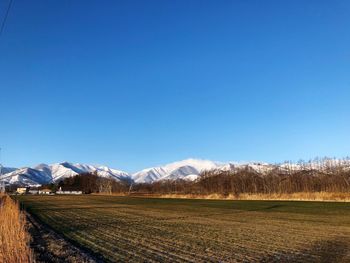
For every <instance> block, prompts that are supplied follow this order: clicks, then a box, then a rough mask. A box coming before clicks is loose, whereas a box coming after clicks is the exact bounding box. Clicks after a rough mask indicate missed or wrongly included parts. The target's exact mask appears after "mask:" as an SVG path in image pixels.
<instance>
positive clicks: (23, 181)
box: [0, 158, 350, 186]
mask: <svg viewBox="0 0 350 263" xmlns="http://www.w3.org/2000/svg"><path fill="white" fill-rule="evenodd" d="M332 167H342V169H348V170H349V171H350V159H343V160H336V159H326V158H325V159H322V160H316V161H312V162H307V163H305V162H304V163H303V162H301V163H290V162H286V163H282V164H269V163H264V162H227V163H222V162H213V161H210V160H200V159H186V160H183V161H178V162H174V163H170V164H166V165H163V166H157V167H151V168H147V169H144V170H142V171H139V172H137V173H134V174H132V175H130V174H128V173H127V172H123V171H120V170H116V169H112V168H109V167H106V166H94V165H88V164H73V163H69V162H63V163H56V164H51V165H47V164H39V165H37V166H35V167H33V168H29V167H24V168H20V169H15V168H5V167H3V168H2V175H0V181H4V182H5V183H6V184H18V185H25V186H37V185H42V184H47V183H53V182H58V181H60V180H63V179H64V178H67V177H72V176H75V175H77V174H82V173H92V172H94V173H97V175H98V176H101V177H105V178H112V179H115V180H117V181H124V182H135V183H152V182H156V181H161V180H178V179H182V180H188V181H194V180H196V179H198V178H199V176H200V174H201V173H202V172H204V171H212V170H219V171H240V170H249V171H253V172H256V173H257V174H260V175H264V174H267V173H269V172H271V171H273V170H278V172H285V173H288V172H290V171H299V170H319V171H327V170H328V169H332Z"/></svg>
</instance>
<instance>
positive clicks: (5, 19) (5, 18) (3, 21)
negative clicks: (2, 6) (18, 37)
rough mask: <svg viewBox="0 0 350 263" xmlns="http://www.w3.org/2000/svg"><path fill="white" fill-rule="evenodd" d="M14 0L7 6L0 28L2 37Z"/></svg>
mask: <svg viewBox="0 0 350 263" xmlns="http://www.w3.org/2000/svg"><path fill="white" fill-rule="evenodd" d="M12 1H13V0H10V2H9V5H8V6H7V10H6V14H5V17H4V19H3V20H2V24H1V29H0V37H1V35H2V32H3V31H4V28H5V24H6V21H7V17H8V16H9V13H10V9H11V6H12Z"/></svg>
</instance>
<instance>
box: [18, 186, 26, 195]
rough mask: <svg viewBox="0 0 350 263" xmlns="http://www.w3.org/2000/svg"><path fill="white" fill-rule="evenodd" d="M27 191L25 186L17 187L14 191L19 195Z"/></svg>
mask: <svg viewBox="0 0 350 263" xmlns="http://www.w3.org/2000/svg"><path fill="white" fill-rule="evenodd" d="M27 191H28V188H27V187H18V188H17V191H16V192H17V193H18V194H20V195H24V194H26V193H27Z"/></svg>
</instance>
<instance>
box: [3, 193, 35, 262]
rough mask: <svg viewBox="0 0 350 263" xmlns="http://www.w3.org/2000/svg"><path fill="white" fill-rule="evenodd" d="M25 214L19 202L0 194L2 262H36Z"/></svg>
mask: <svg viewBox="0 0 350 263" xmlns="http://www.w3.org/2000/svg"><path fill="white" fill-rule="evenodd" d="M29 242H30V236H29V234H28V232H27V230H26V219H25V215H24V214H23V213H22V212H21V211H20V209H19V206H18V203H17V202H15V201H14V200H12V199H11V198H10V197H9V196H7V195H0V263H8V262H16V263H17V262H18V263H27V262H34V260H33V254H32V251H31V249H30V247H29Z"/></svg>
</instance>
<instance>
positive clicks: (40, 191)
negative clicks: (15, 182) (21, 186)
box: [39, 189, 53, 195]
mask: <svg viewBox="0 0 350 263" xmlns="http://www.w3.org/2000/svg"><path fill="white" fill-rule="evenodd" d="M50 194H53V192H52V191H51V190H50V189H41V190H39V195H50Z"/></svg>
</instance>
